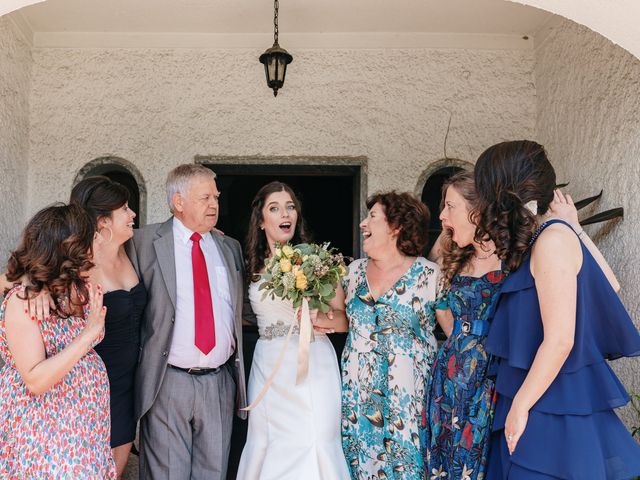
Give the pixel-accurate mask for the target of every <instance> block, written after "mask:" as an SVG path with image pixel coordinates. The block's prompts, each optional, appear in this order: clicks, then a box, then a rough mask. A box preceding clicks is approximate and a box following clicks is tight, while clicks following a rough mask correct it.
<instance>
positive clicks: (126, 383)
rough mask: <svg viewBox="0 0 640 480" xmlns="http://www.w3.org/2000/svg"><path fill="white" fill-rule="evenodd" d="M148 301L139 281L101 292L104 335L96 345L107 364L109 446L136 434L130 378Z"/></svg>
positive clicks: (135, 364)
mask: <svg viewBox="0 0 640 480" xmlns="http://www.w3.org/2000/svg"><path fill="white" fill-rule="evenodd" d="M146 304H147V291H146V289H145V288H144V285H143V284H142V282H140V283H138V284H137V285H136V286H135V287H133V288H132V289H131V290H129V291H127V290H113V291H111V292H107V293H105V295H104V305H105V306H106V307H107V316H106V319H105V335H104V339H103V340H102V342H100V343H99V344H98V345H96V347H95V351H96V352H97V353H98V355H100V357H101V358H102V361H103V362H104V364H105V366H106V367H107V375H108V376H109V384H110V387H111V395H110V400H111V447H112V448H114V447H118V446H120V445H123V444H125V443H129V442H132V441H133V439H134V438H135V436H136V419H135V418H134V413H133V379H134V376H135V373H136V368H137V365H138V354H139V352H140V319H141V318H142V312H143V311H144V307H145V305H146Z"/></svg>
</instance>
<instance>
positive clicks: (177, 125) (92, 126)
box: [29, 48, 535, 222]
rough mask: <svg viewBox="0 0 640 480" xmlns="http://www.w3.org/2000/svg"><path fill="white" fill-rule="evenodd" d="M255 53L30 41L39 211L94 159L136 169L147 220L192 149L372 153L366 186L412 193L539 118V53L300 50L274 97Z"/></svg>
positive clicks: (157, 214)
mask: <svg viewBox="0 0 640 480" xmlns="http://www.w3.org/2000/svg"><path fill="white" fill-rule="evenodd" d="M260 53H261V52H257V51H253V50H243V49H236V50H189V49H174V50H159V49H53V48H50V49H44V48H42V49H34V50H33V57H34V70H33V89H32V96H31V154H30V162H31V164H30V166H31V174H30V177H29V187H30V188H29V198H30V201H29V211H30V212H33V211H34V210H35V209H37V208H39V207H41V206H42V205H45V204H47V203H50V202H52V201H54V200H57V199H64V198H65V197H66V195H67V193H68V191H69V189H70V188H71V183H72V180H73V178H74V176H75V174H76V172H77V171H78V170H79V169H80V168H81V167H82V166H83V165H84V164H85V163H86V162H88V161H90V160H91V159H93V158H96V157H102V156H109V155H112V156H117V157H121V158H124V159H126V160H128V161H130V162H132V163H133V164H135V165H136V166H137V168H138V169H139V170H140V172H141V173H142V175H143V177H144V179H145V181H146V184H147V189H148V211H147V213H148V214H147V221H149V222H153V221H158V220H161V219H162V218H164V217H165V216H166V215H167V209H166V207H165V200H164V196H163V182H164V176H165V175H166V173H167V171H168V170H169V169H170V168H172V167H173V166H175V165H176V164H179V163H183V162H192V161H193V158H194V155H241V156H252V155H262V156H269V155H277V156H287V155H298V156H350V157H351V156H366V157H368V159H369V164H368V174H369V178H368V185H369V190H370V191H373V190H378V189H388V188H398V189H403V190H413V189H414V188H415V187H416V182H417V181H418V177H419V175H420V173H421V172H422V171H423V170H424V169H425V168H427V165H428V164H429V162H432V161H435V160H437V159H439V158H441V157H442V156H443V140H444V136H445V131H446V126H447V121H448V118H449V113H448V112H449V111H450V112H451V113H452V115H453V117H452V122H451V132H450V134H449V140H448V146H447V154H448V155H449V156H450V157H457V158H462V159H474V158H476V157H477V155H478V154H479V153H480V152H481V151H482V150H483V149H484V148H485V147H486V146H487V145H489V144H491V143H494V142H495V141H497V140H500V139H505V138H514V137H525V136H530V135H532V134H533V132H534V126H535V89H534V85H533V52H532V51H509V50H500V51H498V50H495V51H488V50H475V51H472V50H420V49H412V50H334V51H331V50H304V51H295V52H292V53H293V54H294V56H295V58H294V61H293V63H292V64H291V65H290V67H289V71H288V72H287V80H286V85H285V87H284V89H283V90H282V91H281V93H280V94H279V95H278V97H277V98H273V94H272V92H271V91H270V90H268V89H267V87H266V82H265V79H264V73H263V69H262V65H260V64H259V63H258V61H257V56H258V55H259V54H260Z"/></svg>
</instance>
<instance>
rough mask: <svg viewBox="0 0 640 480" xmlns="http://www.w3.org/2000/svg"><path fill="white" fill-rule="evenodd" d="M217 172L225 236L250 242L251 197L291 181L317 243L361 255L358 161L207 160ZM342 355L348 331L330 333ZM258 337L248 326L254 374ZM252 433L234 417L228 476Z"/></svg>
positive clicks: (233, 474)
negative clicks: (258, 162)
mask: <svg viewBox="0 0 640 480" xmlns="http://www.w3.org/2000/svg"><path fill="white" fill-rule="evenodd" d="M205 165H206V166H207V167H209V168H211V169H212V170H213V171H214V172H215V173H216V175H217V182H216V183H217V186H218V190H219V191H220V193H221V201H220V216H219V219H218V225H217V227H218V228H219V229H220V230H222V231H223V232H224V233H225V235H229V236H230V237H233V238H235V239H237V240H239V241H240V242H241V243H242V244H243V245H244V238H245V236H246V233H247V227H248V224H249V217H250V214H251V201H252V200H253V197H254V196H255V194H256V193H257V192H258V190H259V189H260V188H261V187H262V186H264V185H266V184H267V183H269V182H272V181H274V180H278V181H281V182H284V183H287V184H288V185H289V186H291V188H292V189H293V191H294V192H295V193H296V196H297V197H298V198H299V199H300V202H301V204H302V212H303V215H304V218H305V220H306V222H307V226H308V229H309V231H310V232H311V236H312V239H313V241H314V242H317V243H320V242H331V245H332V246H334V247H336V248H337V249H338V250H340V251H341V252H342V253H343V254H344V255H347V256H350V257H354V258H358V257H359V256H360V235H359V228H358V224H359V221H360V193H361V192H360V190H361V187H360V185H361V167H360V166H358V165H355V166H351V165H348V166H347V165H264V164H262V165H237V164H235V165H229V164H216V163H208V164H205ZM329 337H330V339H331V342H332V343H333V346H334V348H335V350H336V355H337V357H338V360H339V359H340V355H341V354H342V349H343V348H344V343H345V340H346V334H344V333H335V334H332V335H330V336H329ZM257 340H258V330H257V327H255V326H245V327H244V328H243V347H244V362H245V371H246V372H247V378H248V373H249V371H250V367H251V361H252V359H253V352H254V349H255V345H256V342H257ZM246 435H247V422H245V421H242V420H239V419H238V418H237V417H236V418H235V419H234V426H233V437H232V439H231V453H230V456H229V469H228V475H227V478H228V479H233V478H236V472H237V468H238V464H239V462H240V456H241V454H242V448H243V447H244V444H245V441H246Z"/></svg>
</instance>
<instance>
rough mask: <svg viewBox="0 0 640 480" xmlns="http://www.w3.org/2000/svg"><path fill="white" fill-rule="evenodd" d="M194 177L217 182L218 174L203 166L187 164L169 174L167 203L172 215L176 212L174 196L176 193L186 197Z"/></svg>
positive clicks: (179, 166)
mask: <svg viewBox="0 0 640 480" xmlns="http://www.w3.org/2000/svg"><path fill="white" fill-rule="evenodd" d="M194 177H208V178H211V179H212V180H215V179H216V174H215V173H214V172H213V170H211V169H210V168H207V167H205V166H203V165H197V164H195V163H185V164H183V165H178V166H177V167H176V168H174V169H173V170H171V171H170V172H169V175H167V183H166V189H167V203H168V204H169V210H171V213H173V210H174V205H173V196H174V195H175V194H176V193H179V194H181V195H183V196H186V195H187V193H188V192H189V185H190V183H191V179H192V178H194Z"/></svg>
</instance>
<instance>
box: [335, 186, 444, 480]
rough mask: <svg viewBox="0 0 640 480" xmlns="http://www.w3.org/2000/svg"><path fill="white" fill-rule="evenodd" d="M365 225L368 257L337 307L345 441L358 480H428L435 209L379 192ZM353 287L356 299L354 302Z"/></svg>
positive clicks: (356, 265) (354, 269)
mask: <svg viewBox="0 0 640 480" xmlns="http://www.w3.org/2000/svg"><path fill="white" fill-rule="evenodd" d="M367 206H368V208H369V214H368V216H367V218H366V219H365V220H364V221H363V222H362V223H361V224H360V228H361V230H362V233H363V236H364V242H363V246H364V251H365V253H366V254H367V258H363V259H360V260H356V261H354V262H353V263H351V265H349V273H348V274H347V276H346V277H345V278H344V279H343V284H342V287H343V289H344V290H343V289H341V288H339V289H338V292H337V295H336V299H335V301H334V302H333V306H334V308H336V309H340V310H344V308H345V300H346V314H347V317H348V319H349V335H348V337H347V342H346V345H345V349H344V351H343V354H342V367H343V371H342V443H343V449H344V453H345V457H346V459H347V463H348V464H349V468H350V470H351V478H353V479H357V480H369V479H397V480H400V479H403V480H416V479H417V480H420V479H423V478H424V468H423V457H424V453H423V452H422V448H421V444H420V437H421V436H422V435H423V426H422V418H421V417H422V408H423V399H424V395H425V390H426V386H427V384H428V382H429V378H430V371H431V365H432V363H433V359H434V356H435V352H436V340H435V337H434V335H433V329H434V326H435V321H436V320H435V315H434V301H435V296H436V288H437V283H438V275H439V272H438V266H437V265H436V264H435V263H432V262H430V261H428V260H426V259H425V258H423V257H421V256H420V253H421V252H422V249H423V248H424V245H425V244H426V239H427V225H428V210H427V209H426V206H425V205H424V204H422V203H421V202H420V201H419V200H417V199H416V198H415V197H414V196H412V195H410V194H407V193H403V194H398V193H395V192H391V193H386V194H378V195H374V196H373V197H371V198H370V199H369V200H368V201H367ZM345 294H346V299H345Z"/></svg>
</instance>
